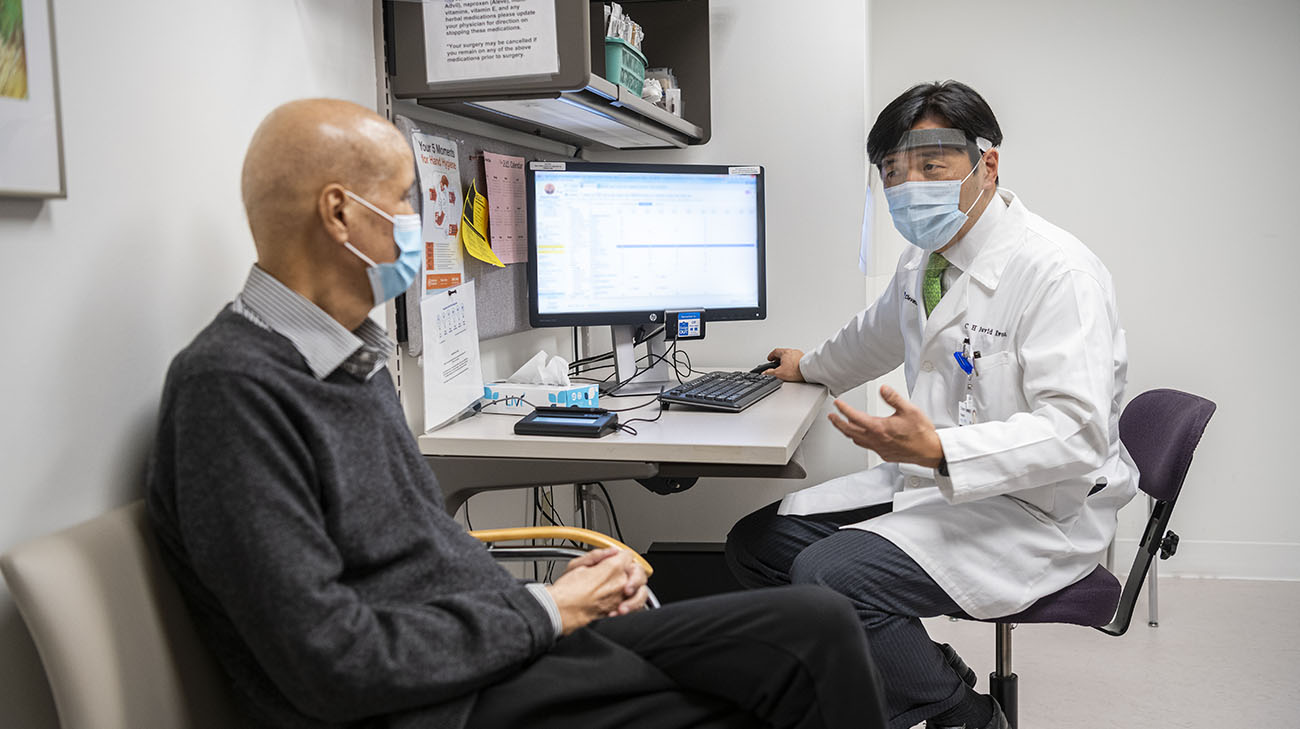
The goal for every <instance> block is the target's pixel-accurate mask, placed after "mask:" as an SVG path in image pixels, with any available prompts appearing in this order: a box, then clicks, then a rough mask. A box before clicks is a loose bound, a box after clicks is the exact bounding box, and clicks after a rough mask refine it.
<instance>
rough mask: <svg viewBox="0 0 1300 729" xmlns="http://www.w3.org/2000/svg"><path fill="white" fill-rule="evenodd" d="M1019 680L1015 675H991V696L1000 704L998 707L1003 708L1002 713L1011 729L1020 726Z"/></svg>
mask: <svg viewBox="0 0 1300 729" xmlns="http://www.w3.org/2000/svg"><path fill="white" fill-rule="evenodd" d="M1018 680H1019V677H1018V676H1016V674H1014V673H1012V674H1011V675H1009V676H999V675H998V674H996V673H990V674H989V696H992V697H993V700H994V701H996V702H998V706H1001V707H1002V713H1003V714H1005V715H1006V717H1007V723H1009V724H1010V725H1011V729H1016V727H1018V726H1020V710H1019V708H1018V697H1019V690H1018V689H1017V688H1016V686H1017V681H1018Z"/></svg>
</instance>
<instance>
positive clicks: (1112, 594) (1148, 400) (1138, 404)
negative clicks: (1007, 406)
mask: <svg viewBox="0 0 1300 729" xmlns="http://www.w3.org/2000/svg"><path fill="white" fill-rule="evenodd" d="M1216 407H1217V406H1216V405H1215V404H1214V403H1213V402H1211V401H1210V400H1206V399H1205V398H1203V397H1197V396H1196V395H1191V394H1188V393H1185V392H1179V391H1178V390H1166V389H1161V390H1150V391H1148V392H1144V393H1142V394H1141V395H1138V396H1137V397H1135V398H1133V400H1132V401H1131V402H1130V403H1129V404H1128V406H1127V407H1125V408H1124V412H1123V413H1122V414H1121V415H1120V419H1119V436H1120V440H1121V441H1122V442H1123V443H1124V446H1125V447H1126V448H1128V452H1129V454H1130V455H1132V456H1133V460H1134V462H1136V463H1137V467H1138V472H1139V473H1140V474H1141V478H1140V479H1139V481H1138V487H1139V488H1140V489H1141V490H1142V491H1144V492H1146V493H1147V494H1150V495H1151V496H1152V497H1153V498H1154V499H1155V508H1154V509H1153V510H1152V512H1151V517H1150V519H1148V520H1147V525H1146V530H1145V531H1144V532H1143V533H1142V541H1141V542H1140V543H1139V545H1138V552H1137V556H1136V557H1135V558H1134V559H1133V567H1132V569H1131V570H1129V574H1128V580H1127V581H1126V582H1125V583H1124V588H1123V591H1122V593H1121V590H1120V584H1119V580H1118V579H1116V578H1115V576H1114V575H1112V574H1111V573H1110V572H1108V571H1106V568H1104V567H1102V566H1101V565H1098V566H1097V569H1095V570H1093V571H1092V572H1091V573H1090V574H1089V575H1088V576H1087V577H1084V578H1083V579H1082V580H1079V581H1078V582H1076V583H1074V584H1073V585H1070V586H1069V587H1067V588H1065V589H1063V590H1060V591H1058V592H1055V593H1053V594H1051V595H1048V596H1046V597H1044V598H1041V599H1039V600H1038V601H1037V602H1035V603H1034V604H1033V605H1031V606H1030V607H1029V608H1027V609H1025V610H1024V611H1023V612H1019V613H1016V614H1015V615H1007V616H1004V617H1000V618H993V619H990V620H984V621H981V622H986V623H996V624H997V629H996V643H995V646H994V652H995V666H996V668H995V669H994V671H993V673H991V674H989V693H990V694H991V695H992V696H993V698H994V699H996V700H997V702H998V704H999V705H1001V707H1002V711H1003V713H1005V714H1006V716H1007V720H1008V721H1009V722H1010V723H1011V726H1012V729H1015V728H1016V727H1018V726H1019V710H1018V708H1017V688H1016V681H1017V677H1016V674H1015V673H1014V672H1012V670H1011V630H1012V628H1014V627H1015V626H1016V625H1017V624H1019V623H1070V624H1073V625H1083V626H1087V627H1090V628H1095V629H1097V630H1100V631H1101V632H1103V633H1106V634H1107V635H1113V636H1121V635H1123V634H1124V633H1125V632H1126V631H1127V630H1128V627H1129V623H1130V622H1131V621H1132V618H1133V609H1134V607H1135V605H1136V604H1137V598H1138V593H1139V592H1141V590H1142V583H1143V582H1144V581H1145V580H1146V575H1147V570H1148V569H1150V567H1151V562H1152V560H1153V559H1154V558H1155V555H1156V554H1157V553H1159V554H1160V558H1161V559H1169V558H1170V557H1172V556H1173V555H1174V553H1175V552H1176V551H1177V550H1178V535H1177V534H1175V533H1174V532H1173V531H1168V532H1167V531H1166V529H1167V528H1168V526H1169V516H1170V514H1172V513H1173V510H1174V503H1175V502H1177V501H1178V494H1179V493H1180V492H1181V491H1182V488H1183V480H1184V479H1185V478H1186V477H1187V469H1188V467H1189V466H1190V465H1191V463H1192V452H1193V451H1195V450H1196V445H1197V444H1198V443H1199V442H1200V440H1201V434H1202V433H1203V432H1204V431H1205V426H1206V424H1207V423H1209V422H1210V416H1212V415H1213V414H1214V411H1215V408H1216ZM1094 493H1095V491H1094ZM953 617H958V618H965V619H968V620H970V619H972V618H970V616H968V615H965V614H964V613H962V614H955V615H954V616H953Z"/></svg>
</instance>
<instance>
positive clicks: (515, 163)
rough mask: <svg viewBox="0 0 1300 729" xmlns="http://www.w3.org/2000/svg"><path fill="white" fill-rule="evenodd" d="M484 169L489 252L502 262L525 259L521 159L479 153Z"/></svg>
mask: <svg viewBox="0 0 1300 729" xmlns="http://www.w3.org/2000/svg"><path fill="white" fill-rule="evenodd" d="M483 162H484V164H485V166H486V168H487V193H488V208H489V210H490V212H489V213H488V227H489V228H490V229H491V232H492V251H493V252H494V253H496V254H497V257H498V258H500V259H501V261H502V263H522V262H524V261H527V260H528V240H527V237H526V228H527V220H526V218H525V216H524V158H523V157H510V156H508V155H504V154H492V153H491V152H484V153H483Z"/></svg>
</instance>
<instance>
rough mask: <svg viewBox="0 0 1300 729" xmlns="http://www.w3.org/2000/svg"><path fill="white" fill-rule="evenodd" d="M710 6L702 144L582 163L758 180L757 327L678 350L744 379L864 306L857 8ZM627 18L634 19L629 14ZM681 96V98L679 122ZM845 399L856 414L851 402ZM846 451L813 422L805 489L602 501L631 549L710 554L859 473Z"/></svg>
mask: <svg viewBox="0 0 1300 729" xmlns="http://www.w3.org/2000/svg"><path fill="white" fill-rule="evenodd" d="M709 7H710V33H711V48H710V52H711V55H712V68H711V70H712V87H713V95H712V100H711V103H712V113H713V136H712V140H711V141H710V142H708V143H707V144H705V145H703V146H700V147H693V148H689V149H686V150H681V151H666V152H665V151H656V152H642V153H639V154H630V153H618V154H614V155H608V154H607V155H595V154H593V155H591V156H592V157H593V158H594V159H602V160H629V159H631V160H642V159H643V160H651V161H662V162H694V163H705V164H710V163H711V164H761V165H763V166H764V167H765V168H766V199H767V293H768V315H767V320H766V321H761V322H728V323H719V324H717V325H716V326H715V325H710V326H709V330H708V336H707V338H706V339H704V340H703V341H701V342H698V343H695V344H692V345H689V346H688V347H686V348H685V349H686V350H687V351H688V352H689V353H690V354H691V357H692V359H693V361H694V363H695V364H696V366H697V367H698V366H700V365H715V366H716V365H723V366H731V367H740V366H743V367H745V368H746V369H748V367H751V366H753V365H754V364H757V363H758V362H759V361H761V360H762V359H763V358H764V357H765V356H766V355H767V353H768V352H769V351H770V350H771V349H772V348H773V347H777V346H786V347H797V348H802V349H811V348H812V347H815V346H816V345H817V344H818V343H819V342H820V341H821V340H822V339H824V338H825V337H826V336H828V335H830V334H831V333H832V332H834V331H835V330H837V329H838V328H839V327H840V326H841V325H842V324H843V323H844V322H845V321H847V320H848V319H849V318H850V317H851V316H852V315H853V314H855V313H857V312H858V311H859V310H860V309H861V308H862V307H863V306H864V305H865V303H866V295H865V293H864V291H865V284H864V279H863V277H862V275H861V274H860V273H858V270H857V247H858V237H859V230H860V227H861V215H862V210H861V205H862V191H863V189H864V188H865V185H866V181H865V177H864V169H863V164H862V159H863V146H864V143H865V142H864V139H865V128H864V124H863V115H864V97H865V89H866V81H867V79H866V53H867V36H866V32H865V30H866V17H865V7H864V5H863V3H861V2H857V1H855V0H835V1H834V2H822V3H818V8H817V12H802V11H799V12H794V11H792V10H791V7H792V6H791V4H790V3H788V2H780V1H779V0H712V2H710V6H709ZM630 12H632V13H633V18H635V17H636V16H635V6H632V9H631V11H630ZM652 60H653V59H652ZM689 94H690V92H689V90H684V91H683V103H684V105H685V107H686V109H687V110H688V111H689V109H690V104H691V101H690V96H689ZM847 397H848V400H849V401H851V402H854V403H856V404H857V405H858V406H864V405H865V397H864V394H863V393H862V392H861V391H855V392H854V393H851V394H849V395H848V396H847ZM846 444H847V441H845V440H844V438H843V437H842V436H840V434H839V432H838V431H836V430H835V429H834V428H832V427H831V426H830V424H829V423H828V422H827V421H826V420H825V419H824V418H819V419H818V420H817V421H816V422H815V424H814V425H813V428H812V430H811V431H810V433H809V435H808V437H807V439H806V440H805V441H804V444H803V451H802V458H803V463H804V465H805V467H806V468H807V470H808V473H809V478H808V479H806V480H805V481H804V482H799V481H778V480H767V481H753V480H749V481H746V480H731V479H702V480H701V481H700V483H699V485H697V486H696V487H695V488H694V489H693V490H691V491H687V492H684V493H681V494H675V495H673V496H670V497H659V496H656V495H654V494H652V493H650V492H648V491H645V490H644V489H642V488H641V487H640V486H639V485H637V484H635V483H632V482H618V483H614V484H610V488H611V491H612V492H613V496H614V500H615V504H616V506H618V509H619V519H620V521H621V522H622V525H623V530H624V533H625V536H626V537H627V540H628V542H629V543H630V544H631V545H632V546H633V547H636V548H645V547H646V546H648V545H649V543H650V542H651V541H653V540H665V541H720V540H721V539H722V538H723V537H724V536H725V535H726V533H727V530H728V529H730V527H731V525H732V524H733V523H735V521H736V520H737V519H738V518H740V517H741V516H744V515H745V514H747V513H749V512H750V511H753V510H754V509H756V508H758V507H760V506H763V505H765V504H768V503H770V502H772V501H775V500H777V499H779V498H780V497H781V496H782V495H784V494H785V493H786V492H788V491H791V490H793V489H796V488H799V487H800V486H801V485H804V484H808V485H811V484H812V483H817V482H819V481H822V480H825V479H826V478H829V477H831V476H835V475H839V474H842V473H846V472H849V471H853V470H858V469H861V468H863V467H864V466H865V465H866V456H865V454H864V453H863V452H862V451H856V450H855V449H853V448H851V447H846ZM849 445H851V444H849Z"/></svg>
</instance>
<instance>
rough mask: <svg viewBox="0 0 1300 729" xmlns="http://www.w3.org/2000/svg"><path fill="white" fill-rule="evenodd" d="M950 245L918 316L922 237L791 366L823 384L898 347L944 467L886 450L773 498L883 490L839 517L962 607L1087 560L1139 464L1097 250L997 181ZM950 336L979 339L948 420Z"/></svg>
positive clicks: (893, 358) (954, 381)
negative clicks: (947, 266)
mask: <svg viewBox="0 0 1300 729" xmlns="http://www.w3.org/2000/svg"><path fill="white" fill-rule="evenodd" d="M966 245H969V247H968V249H967V254H969V252H970V251H972V250H973V251H975V253H974V258H973V260H969V261H965V263H966V264H967V265H966V266H965V267H964V270H963V271H962V273H961V275H960V276H959V277H958V278H957V280H956V281H955V282H954V283H953V284H952V286H951V288H950V289H949V290H948V291H947V293H945V294H944V296H943V298H942V299H941V300H940V301H939V303H938V305H937V306H936V307H935V309H934V311H933V312H932V313H931V315H930V316H929V317H926V315H925V310H924V308H923V306H922V304H921V300H922V296H921V279H922V277H923V275H924V273H925V263H926V260H927V257H928V254H927V253H925V252H924V251H921V250H920V249H918V248H915V247H913V246H908V250H907V251H906V252H904V253H903V255H902V256H901V257H900V258H899V261H898V267H897V270H896V271H895V274H894V278H893V280H892V281H891V282H890V284H889V288H888V290H887V291H886V292H885V293H884V294H883V295H882V296H881V298H880V299H879V300H878V301H877V302H876V303H875V304H873V305H872V306H870V307H869V308H867V309H866V310H864V311H862V312H861V313H859V314H858V315H857V317H856V318H854V319H853V320H852V321H850V322H849V323H848V324H847V325H846V326H845V327H844V328H843V329H841V330H840V331H839V333H837V334H836V335H835V336H833V337H831V338H830V339H828V340H827V341H825V342H823V343H822V344H821V345H820V346H819V347H818V348H817V349H816V350H815V351H812V352H809V353H807V354H805V355H804V357H803V359H802V360H801V361H800V369H801V370H802V372H803V376H804V378H805V379H807V380H809V381H812V382H819V383H822V384H824V385H826V386H827V387H828V388H829V389H830V391H831V392H832V393H833V394H836V395H838V394H839V393H842V392H844V391H846V390H849V389H851V388H853V387H856V386H858V385H860V384H862V383H864V382H867V381H868V380H872V379H874V378H876V377H879V376H881V375H884V374H886V373H888V372H890V371H891V370H893V369H894V368H895V367H897V366H898V365H899V364H902V365H903V368H904V374H905V376H906V379H907V389H908V392H909V393H910V394H909V399H910V400H911V401H912V402H913V403H914V404H916V405H917V406H918V407H920V408H921V410H923V411H924V412H925V413H926V414H927V415H928V416H929V417H930V419H931V420H933V421H934V424H935V427H936V428H938V429H939V439H940V441H941V442H942V443H943V451H944V456H945V458H946V459H947V462H948V472H949V476H948V477H946V478H945V477H942V476H939V475H938V474H937V473H936V471H935V470H934V469H929V468H922V467H919V466H913V465H910V464H893V463H886V464H883V465H881V466H878V467H876V468H873V469H869V470H866V471H861V472H858V473H853V474H849V475H847V476H843V477H841V478H837V479H833V480H831V481H827V482H826V483H823V484H820V485H817V486H813V487H811V488H808V489H804V490H802V491H797V492H795V493H792V494H790V495H788V496H786V497H785V499H784V500H783V501H782V503H781V507H780V511H779V513H781V514H815V513H825V512H834V511H843V510H847V509H854V508H859V507H863V506H868V505H871V504H879V503H886V502H889V501H891V500H892V501H893V511H892V512H891V513H889V514H886V515H883V516H880V517H877V518H875V519H871V520H869V521H865V522H861V523H858V524H853V525H850V526H847V527H845V528H851V529H865V530H867V531H872V532H876V533H878V534H880V535H881V536H883V537H885V538H886V539H889V540H890V541H891V542H893V543H894V544H895V545H897V546H898V547H899V548H900V549H902V550H903V551H904V552H906V553H907V554H908V555H909V556H910V557H912V559H914V560H915V561H916V562H917V563H918V564H919V565H920V566H921V567H922V568H923V569H925V571H926V572H927V573H928V574H929V575H930V576H931V577H932V578H933V579H934V580H935V582H937V583H938V584H939V585H940V586H941V587H943V588H944V590H945V591H946V592H947V593H948V595H949V596H950V597H952V598H953V600H954V601H955V602H956V603H957V604H958V605H959V606H961V608H962V609H963V610H964V611H966V612H967V613H968V614H970V615H971V616H973V617H976V618H993V617H999V616H1003V615H1010V614H1012V613H1015V612H1019V611H1020V610H1023V609H1024V608H1026V607H1028V606H1029V605H1031V604H1033V602H1034V601H1035V600H1037V599H1038V598H1040V597H1043V596H1045V595H1048V594H1051V593H1053V592H1056V591H1057V590H1060V589H1062V588H1064V587H1067V586H1069V585H1070V584H1072V583H1074V582H1076V581H1077V580H1079V579H1081V578H1082V577H1084V576H1085V575H1087V574H1088V573H1089V572H1091V571H1092V570H1093V569H1094V568H1095V567H1096V566H1097V564H1098V562H1099V561H1100V560H1101V558H1102V556H1103V554H1104V552H1105V550H1106V546H1107V544H1109V542H1110V540H1111V538H1112V537H1113V536H1114V534H1115V527H1116V512H1117V511H1118V510H1119V508H1120V507H1121V506H1123V505H1124V504H1125V503H1127V502H1128V501H1129V499H1131V498H1132V497H1133V495H1134V493H1135V492H1136V489H1137V479H1138V473H1137V467H1136V466H1135V465H1134V464H1133V459H1132V458H1131V457H1130V456H1129V454H1128V451H1127V450H1125V448H1124V446H1123V444H1122V443H1120V441H1119V414H1120V406H1121V399H1122V398H1123V395H1124V384H1125V372H1126V369H1127V353H1126V351H1125V343H1124V330H1123V329H1121V328H1120V324H1119V315H1118V312H1117V310H1116V305H1115V294H1114V290H1113V287H1112V285H1111V279H1110V274H1109V272H1108V271H1107V270H1106V268H1105V266H1103V265H1102V263H1101V262H1100V261H1099V260H1098V259H1097V257H1096V256H1094V255H1093V254H1092V252H1091V251H1089V250H1088V249H1087V248H1085V247H1084V246H1083V244H1082V243H1080V242H1079V241H1078V240H1077V239H1076V238H1074V237H1073V236H1071V235H1070V234H1069V233H1066V232H1065V231H1063V230H1061V229H1059V228H1057V227H1055V226H1053V225H1051V224H1050V223H1048V222H1046V221H1045V220H1043V219H1042V218H1040V217H1038V216H1037V215H1034V214H1033V213H1031V212H1029V210H1027V209H1026V208H1025V206H1024V204H1023V203H1021V202H1020V200H1019V199H1018V198H1017V197H1016V196H1015V195H1014V193H1011V192H1010V191H1008V190H1000V191H999V192H998V196H997V198H995V199H994V200H993V201H992V202H990V204H989V205H988V207H987V208H986V210H985V212H984V214H983V215H981V216H980V219H979V220H978V221H976V224H975V225H974V226H972V228H971V230H970V231H969V233H968V234H967V236H966V237H965V238H963V240H962V241H960V242H959V243H958V245H957V246H954V247H953V254H954V255H953V257H954V258H959V257H960V256H958V255H957V248H958V247H960V246H966ZM967 337H969V339H970V348H971V350H973V351H978V352H979V353H980V357H979V359H978V365H977V368H978V374H977V376H974V377H972V378H970V385H971V390H970V392H971V395H972V396H973V400H974V405H975V414H974V422H973V424H970V425H965V426H961V427H958V425H957V424H958V403H959V402H960V401H962V399H963V398H964V397H965V396H966V393H967V375H966V373H965V372H964V371H962V370H961V369H960V368H959V367H958V364H957V362H956V360H955V359H954V357H953V352H956V351H960V350H961V348H962V340H963V339H964V338H967ZM1098 484H1105V488H1104V489H1103V490H1101V491H1099V492H1098V493H1096V494H1095V495H1093V496H1091V497H1090V496H1089V495H1088V493H1089V491H1090V490H1092V489H1093V488H1094V486H1097V485H1098Z"/></svg>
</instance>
